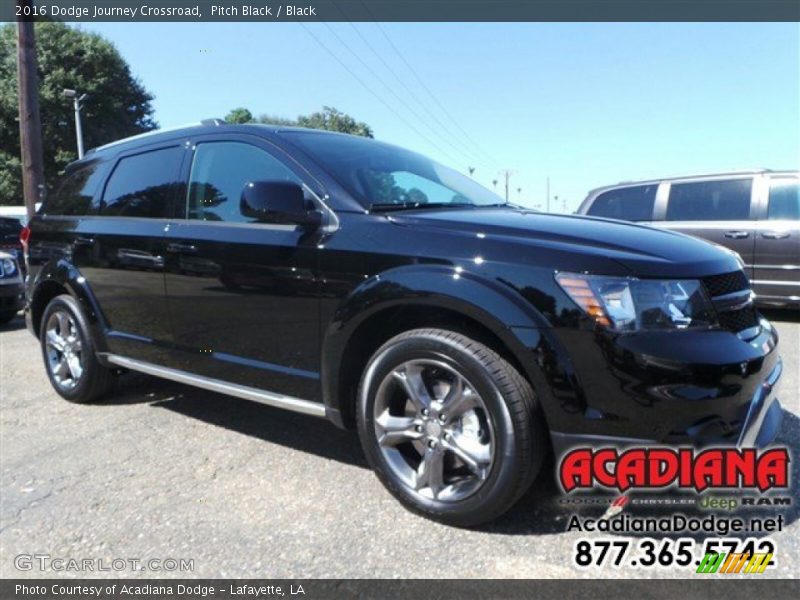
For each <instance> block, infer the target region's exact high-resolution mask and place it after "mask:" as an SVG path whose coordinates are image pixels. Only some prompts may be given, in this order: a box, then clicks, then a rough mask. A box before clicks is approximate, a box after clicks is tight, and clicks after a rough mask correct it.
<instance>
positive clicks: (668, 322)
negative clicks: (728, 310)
mask: <svg viewBox="0 0 800 600" xmlns="http://www.w3.org/2000/svg"><path fill="white" fill-rule="evenodd" d="M556 281H558V284H559V285H560V286H561V287H562V288H563V290H564V291H565V292H566V293H567V294H568V295H569V297H570V298H572V299H573V300H574V301H575V302H576V303H577V304H578V306H580V307H581V308H582V309H583V310H584V311H585V312H586V313H587V314H588V315H589V316H591V317H592V318H593V319H594V320H595V321H596V322H597V323H599V324H600V325H603V326H605V327H608V328H610V329H613V330H615V331H637V330H642V329H686V328H688V327H708V326H710V325H714V324H715V322H716V317H715V315H716V313H715V311H714V307H713V306H712V305H711V301H710V300H709V299H708V297H707V296H706V294H705V291H704V289H703V286H702V284H701V283H700V282H699V281H696V280H692V279H678V280H659V279H635V278H626V277H603V276H598V275H581V274H575V273H559V274H557V275H556Z"/></svg>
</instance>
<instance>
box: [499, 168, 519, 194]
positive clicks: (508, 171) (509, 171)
mask: <svg viewBox="0 0 800 600" xmlns="http://www.w3.org/2000/svg"><path fill="white" fill-rule="evenodd" d="M516 173H517V172H516V171H514V170H512V169H504V170H502V171H500V173H499V174H500V175H501V176H502V177H503V178H504V179H505V182H506V202H508V180H509V179H511V176H512V175H516Z"/></svg>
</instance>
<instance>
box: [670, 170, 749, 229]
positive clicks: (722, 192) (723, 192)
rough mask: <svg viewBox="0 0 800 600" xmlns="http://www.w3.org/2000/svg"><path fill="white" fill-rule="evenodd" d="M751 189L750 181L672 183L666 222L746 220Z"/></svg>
mask: <svg viewBox="0 0 800 600" xmlns="http://www.w3.org/2000/svg"><path fill="white" fill-rule="evenodd" d="M752 187H753V180H752V179H731V180H726V181H697V182H692V183H673V184H672V186H671V187H670V192H669V204H668V205H667V221H744V220H748V219H750V190H751V188H752Z"/></svg>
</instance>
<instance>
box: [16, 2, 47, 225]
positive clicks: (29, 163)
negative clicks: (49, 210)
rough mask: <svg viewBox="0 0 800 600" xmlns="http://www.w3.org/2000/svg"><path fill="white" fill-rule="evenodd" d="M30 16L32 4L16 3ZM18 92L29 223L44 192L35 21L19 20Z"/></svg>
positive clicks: (24, 192) (20, 138)
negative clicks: (26, 9) (27, 11)
mask: <svg viewBox="0 0 800 600" xmlns="http://www.w3.org/2000/svg"><path fill="white" fill-rule="evenodd" d="M17 4H18V5H19V6H21V7H22V8H23V10H22V11H20V12H25V10H24V9H25V7H28V10H29V11H30V12H29V14H31V13H32V12H33V11H32V9H33V0H17ZM17 90H18V92H17V93H18V96H19V145H20V150H21V152H20V154H21V159H22V189H23V194H24V196H25V209H26V212H27V213H28V219H30V218H32V217H33V215H34V213H35V212H36V203H37V202H39V201H40V200H41V198H42V195H43V192H44V166H43V162H44V159H43V154H42V123H41V121H40V118H39V81H38V77H37V75H36V35H35V33H34V30H33V20H32V17H24V16H20V17H19V18H18V20H17Z"/></svg>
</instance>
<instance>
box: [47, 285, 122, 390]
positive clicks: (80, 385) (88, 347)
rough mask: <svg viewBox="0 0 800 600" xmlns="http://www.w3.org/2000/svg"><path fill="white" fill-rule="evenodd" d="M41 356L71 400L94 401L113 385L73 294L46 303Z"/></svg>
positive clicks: (53, 379)
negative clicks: (100, 360) (99, 358)
mask: <svg viewBox="0 0 800 600" xmlns="http://www.w3.org/2000/svg"><path fill="white" fill-rule="evenodd" d="M40 343H41V346H42V356H43V357H44V364H45V368H46V369H47V376H48V377H49V378H50V383H51V384H52V386H53V388H54V389H55V390H56V392H58V393H59V395H60V396H61V397H62V398H65V399H66V400H69V401H70V402H80V403H84V402H92V401H93V400H97V399H99V398H100V397H102V396H103V395H105V394H106V393H108V392H109V391H110V390H111V388H112V387H113V384H114V380H115V378H114V375H113V374H112V372H111V371H110V370H109V369H107V368H106V367H104V366H103V365H101V364H100V362H99V361H98V360H97V357H96V356H95V348H94V346H93V344H92V338H91V336H90V335H89V329H88V326H87V324H86V319H85V317H84V316H83V313H82V312H81V309H80V306H79V305H78V303H77V302H76V301H75V299H74V298H72V296H69V295H67V294H64V295H61V296H56V297H55V298H53V299H52V300H51V301H50V303H49V304H48V305H47V308H45V310H44V315H43V316H42V325H41V331H40Z"/></svg>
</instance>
